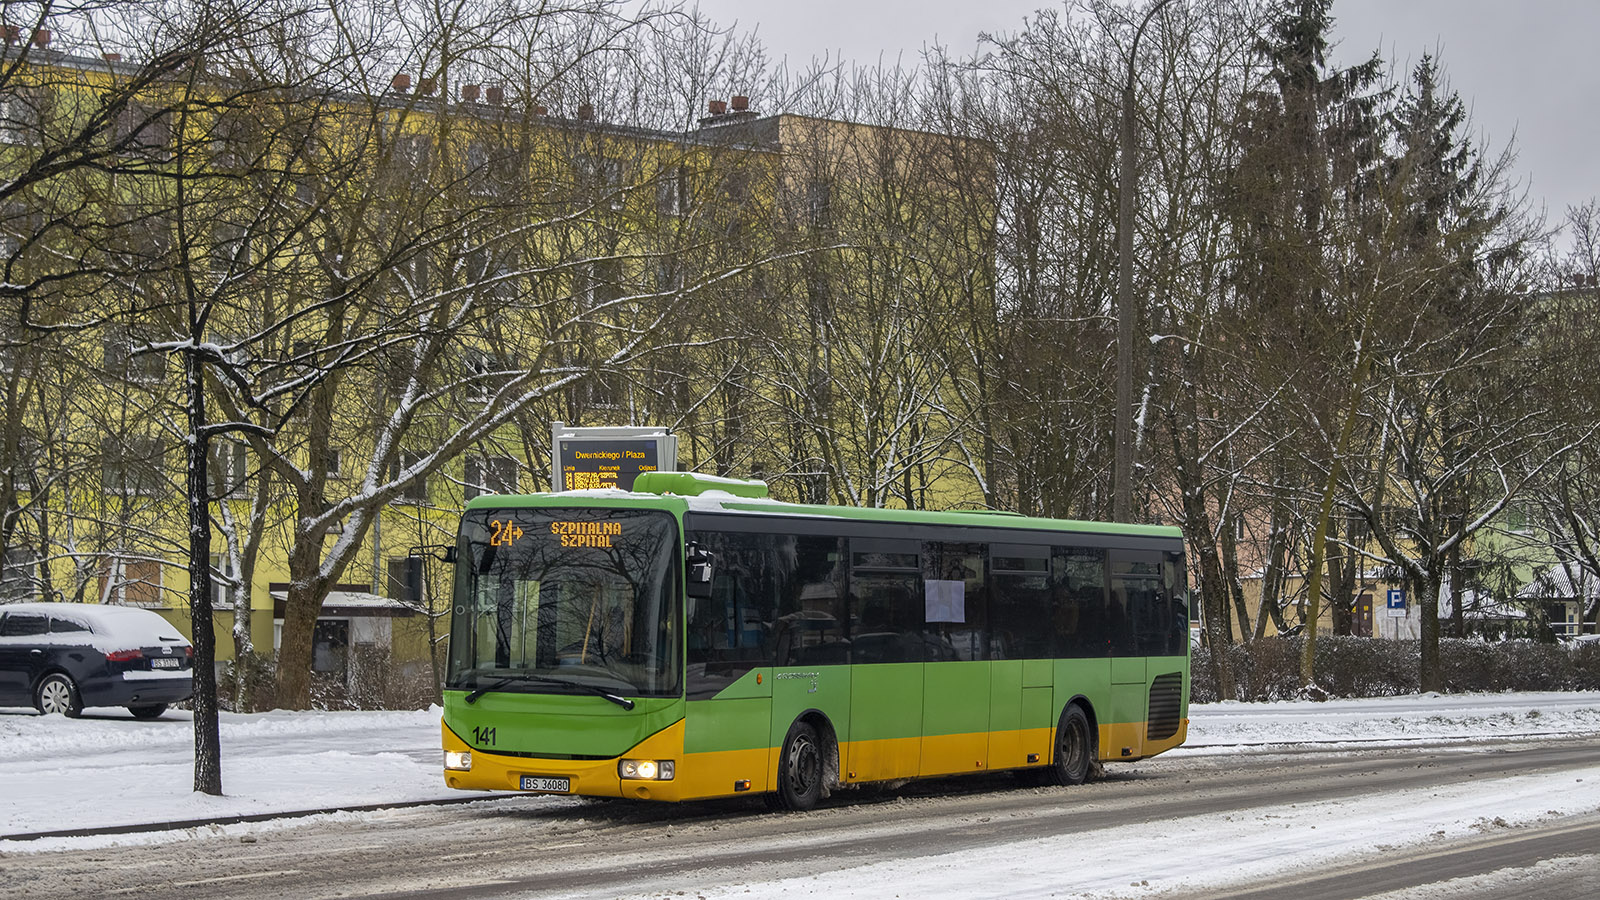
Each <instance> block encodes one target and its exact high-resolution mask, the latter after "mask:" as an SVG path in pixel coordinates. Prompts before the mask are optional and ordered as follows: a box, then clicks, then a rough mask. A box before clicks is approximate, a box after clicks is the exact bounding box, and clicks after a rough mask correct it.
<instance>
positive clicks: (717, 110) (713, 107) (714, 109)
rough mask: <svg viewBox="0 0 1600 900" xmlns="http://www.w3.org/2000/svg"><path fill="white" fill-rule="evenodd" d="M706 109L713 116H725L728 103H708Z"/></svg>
mask: <svg viewBox="0 0 1600 900" xmlns="http://www.w3.org/2000/svg"><path fill="white" fill-rule="evenodd" d="M706 109H707V111H709V112H710V113H711V114H712V115H713V116H725V115H727V114H728V101H726V100H713V101H711V102H710V103H707V104H706Z"/></svg>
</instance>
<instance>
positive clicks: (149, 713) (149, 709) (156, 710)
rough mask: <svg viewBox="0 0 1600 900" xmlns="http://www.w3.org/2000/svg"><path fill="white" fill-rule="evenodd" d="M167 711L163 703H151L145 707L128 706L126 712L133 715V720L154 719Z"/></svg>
mask: <svg viewBox="0 0 1600 900" xmlns="http://www.w3.org/2000/svg"><path fill="white" fill-rule="evenodd" d="M166 711H167V705H166V704H165V703H151V704H149V705H146V706H130V707H128V712H131V713H133V717H134V718H135V719H156V718H160V716H161V714H162V713H164V712H166Z"/></svg>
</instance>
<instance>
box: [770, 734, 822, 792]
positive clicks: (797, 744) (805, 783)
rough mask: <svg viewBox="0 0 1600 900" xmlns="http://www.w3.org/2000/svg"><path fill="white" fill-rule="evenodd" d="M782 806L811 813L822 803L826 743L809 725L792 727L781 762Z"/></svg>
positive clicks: (779, 783) (785, 739)
mask: <svg viewBox="0 0 1600 900" xmlns="http://www.w3.org/2000/svg"><path fill="white" fill-rule="evenodd" d="M778 760H779V761H778V803H779V804H780V805H781V806H782V807H783V808H784V809H792V810H807V809H811V808H812V807H814V806H816V805H817V801H818V800H821V799H822V741H821V740H820V739H818V737H817V730H816V729H815V728H813V727H811V725H810V723H807V722H796V723H794V724H793V725H791V726H790V727H789V735H788V737H786V738H784V741H783V755H782V756H780V757H779V758H778Z"/></svg>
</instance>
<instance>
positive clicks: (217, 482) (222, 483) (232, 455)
mask: <svg viewBox="0 0 1600 900" xmlns="http://www.w3.org/2000/svg"><path fill="white" fill-rule="evenodd" d="M249 456H250V453H249V450H248V449H247V448H246V447H245V445H244V444H241V443H239V442H238V441H217V442H216V443H214V444H212V445H211V465H210V466H209V467H208V469H209V471H208V475H209V476H210V477H209V478H208V479H207V481H208V483H209V485H210V490H211V496H213V497H217V498H222V497H234V496H238V495H239V493H240V492H241V490H242V489H243V488H244V482H245V473H246V472H247V471H248V465H249V462H248V460H249Z"/></svg>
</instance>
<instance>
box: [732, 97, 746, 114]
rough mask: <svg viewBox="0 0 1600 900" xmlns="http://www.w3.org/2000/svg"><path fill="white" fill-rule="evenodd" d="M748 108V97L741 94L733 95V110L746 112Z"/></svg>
mask: <svg viewBox="0 0 1600 900" xmlns="http://www.w3.org/2000/svg"><path fill="white" fill-rule="evenodd" d="M749 109H750V98H749V97H746V96H745V95H743V94H734V95H733V111H734V112H747V111H749Z"/></svg>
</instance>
